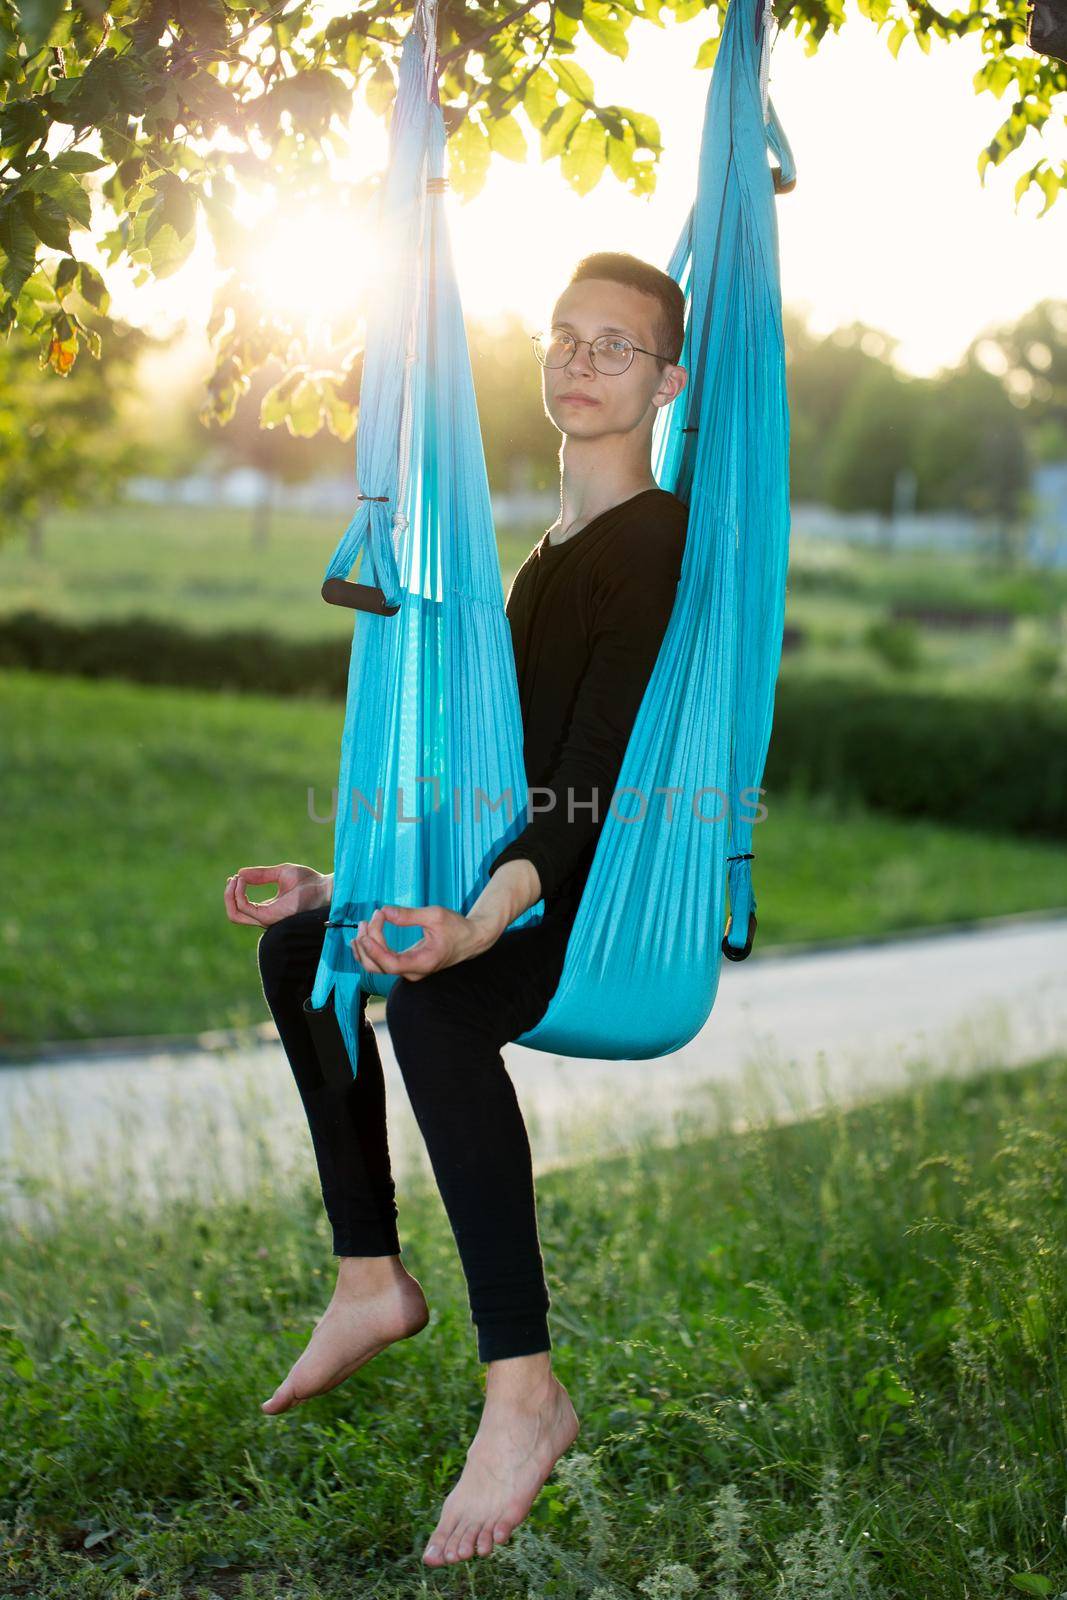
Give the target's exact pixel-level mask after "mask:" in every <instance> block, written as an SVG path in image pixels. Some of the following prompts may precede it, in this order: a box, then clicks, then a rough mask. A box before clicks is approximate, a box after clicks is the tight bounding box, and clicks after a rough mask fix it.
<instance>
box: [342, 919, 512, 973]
mask: <svg viewBox="0 0 1067 1600" xmlns="http://www.w3.org/2000/svg"><path fill="white" fill-rule="evenodd" d="M385 922H393V923H397V924H399V925H400V926H401V927H410V926H411V925H412V924H414V925H416V926H417V927H420V928H421V929H422V930H423V933H422V938H421V939H420V940H419V942H418V943H417V944H413V945H412V946H411V948H410V949H409V950H404V951H402V952H400V953H399V954H398V953H397V952H396V951H395V950H390V948H389V946H388V945H387V944H386V942H385V937H384V935H383V933H382V925H383V923H385ZM499 934H500V929H499V928H498V927H497V926H496V924H495V923H494V922H492V921H490V920H487V919H485V918H483V917H478V916H475V915H474V913H473V912H471V914H470V915H468V916H463V915H462V914H461V913H460V912H458V911H450V910H449V909H448V907H447V906H415V907H414V908H409V907H407V906H379V907H378V909H377V911H376V912H375V913H374V915H373V917H371V919H370V921H369V922H361V923H360V925H359V932H358V933H357V934H356V937H355V938H354V939H352V940H351V941H350V943H351V947H352V951H353V954H354V955H355V957H356V960H357V961H358V962H360V964H361V965H362V966H363V967H364V968H365V969H366V971H367V972H395V973H398V974H399V976H400V977H402V978H409V979H410V980H411V982H412V983H417V982H418V980H419V979H420V978H425V977H426V975H427V974H428V973H430V972H437V971H438V969H439V968H441V967H451V966H454V965H455V963H456V962H457V961H466V960H468V959H469V958H470V957H471V956H476V955H480V954H481V953H482V951H483V950H487V949H488V948H489V946H490V945H491V944H493V943H495V941H496V939H497V938H498V937H499Z"/></svg>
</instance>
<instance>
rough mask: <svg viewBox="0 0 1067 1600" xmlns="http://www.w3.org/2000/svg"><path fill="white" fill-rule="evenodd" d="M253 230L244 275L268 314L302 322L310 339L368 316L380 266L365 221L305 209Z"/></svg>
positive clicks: (283, 214)
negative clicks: (368, 306)
mask: <svg viewBox="0 0 1067 1600" xmlns="http://www.w3.org/2000/svg"><path fill="white" fill-rule="evenodd" d="M251 231H252V233H253V236H254V242H253V243H252V244H251V245H250V247H249V249H248V251H247V254H246V256H245V259H244V261H243V263H242V274H243V276H244V278H245V280H246V282H247V283H248V284H249V286H250V287H251V289H252V290H253V292H254V293H255V294H256V296H257V298H258V299H259V300H260V301H261V303H262V305H263V308H264V310H265V311H268V312H269V313H270V314H271V315H273V316H281V317H288V318H291V319H292V320H293V321H294V322H299V323H301V324H302V325H303V326H304V327H306V329H307V330H308V333H309V334H310V335H311V336H314V335H315V334H316V333H320V332H322V331H324V330H325V329H328V328H329V327H330V326H331V325H335V324H337V323H341V322H351V321H353V320H357V319H359V318H360V317H361V316H363V315H364V314H365V312H366V309H367V295H368V290H369V288H370V286H371V282H372V278H373V271H374V264H375V252H374V239H373V233H372V231H371V230H370V229H369V227H368V226H367V224H366V221H365V219H363V220H362V221H361V219H360V218H359V217H358V216H356V215H355V214H352V213H344V212H339V211H337V210H330V209H327V208H326V207H325V206H317V207H303V208H301V209H299V210H287V211H284V212H278V213H275V214H274V215H273V216H270V217H267V218H264V219H262V220H261V222H260V223H259V224H258V225H256V226H254V228H253V229H252V230H251Z"/></svg>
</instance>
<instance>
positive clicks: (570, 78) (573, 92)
mask: <svg viewBox="0 0 1067 1600" xmlns="http://www.w3.org/2000/svg"><path fill="white" fill-rule="evenodd" d="M552 70H553V72H554V73H555V74H556V82H557V83H558V84H559V86H560V88H561V89H562V90H563V93H564V94H569V95H570V96H571V97H572V98H573V99H576V100H584V101H586V102H587V103H589V104H592V102H593V101H594V100H595V99H596V91H595V90H594V88H593V80H592V78H591V77H590V76H589V74H588V72H586V70H585V68H584V67H580V66H579V65H578V63H577V61H554V62H553V63H552Z"/></svg>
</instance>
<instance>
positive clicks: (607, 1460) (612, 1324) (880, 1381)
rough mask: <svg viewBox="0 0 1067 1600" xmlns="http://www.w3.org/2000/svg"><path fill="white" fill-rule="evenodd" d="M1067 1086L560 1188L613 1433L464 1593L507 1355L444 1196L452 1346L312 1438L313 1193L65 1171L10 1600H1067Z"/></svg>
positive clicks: (594, 1408) (591, 1166)
mask: <svg viewBox="0 0 1067 1600" xmlns="http://www.w3.org/2000/svg"><path fill="white" fill-rule="evenodd" d="M650 1070H654V1069H650ZM1065 1091H1067V1059H1065V1058H1058V1059H1051V1060H1046V1061H1043V1062H1038V1063H1035V1064H1033V1065H1031V1066H1028V1067H1025V1068H1021V1069H1018V1070H1016V1071H1013V1072H1007V1071H1002V1070H997V1071H990V1072H985V1073H983V1074H982V1075H980V1076H975V1077H967V1076H960V1075H957V1076H950V1077H948V1078H945V1079H936V1078H930V1077H929V1076H927V1075H925V1074H920V1075H919V1076H918V1077H917V1078H916V1079H915V1080H914V1081H912V1083H911V1084H910V1085H909V1087H908V1088H907V1090H905V1091H903V1092H901V1093H899V1094H897V1095H896V1096H893V1097H890V1098H885V1099H882V1100H879V1101H876V1102H873V1103H870V1104H866V1105H861V1106H857V1107H854V1108H853V1109H851V1110H844V1109H840V1108H839V1109H831V1110H826V1111H824V1112H822V1113H821V1114H819V1115H816V1116H812V1117H809V1118H807V1119H805V1120H798V1121H794V1122H791V1123H789V1124H788V1125H783V1126H739V1127H736V1128H734V1129H730V1128H723V1129H720V1130H719V1131H718V1132H716V1133H715V1134H714V1135H712V1136H708V1135H706V1134H702V1135H700V1136H698V1137H694V1138H690V1139H688V1140H687V1141H686V1142H684V1143H681V1144H678V1145H675V1146H673V1147H668V1148H655V1147H652V1146H650V1145H649V1144H647V1143H645V1142H639V1144H638V1146H637V1147H636V1148H635V1149H634V1150H633V1151H632V1152H631V1153H629V1154H627V1155H624V1156H620V1157H618V1158H614V1159H600V1160H598V1161H587V1162H584V1163H582V1164H580V1165H575V1166H573V1167H570V1168H562V1169H558V1170H554V1171H552V1172H549V1173H546V1174H544V1175H543V1176H542V1177H541V1178H540V1179H539V1182H538V1192H539V1216H540V1229H541V1238H542V1245H543V1248H544V1252H545V1258H546V1266H547V1270H548V1274H549V1286H550V1290H551V1293H552V1310H551V1313H550V1317H551V1324H552V1332H553V1340H554V1364H555V1367H556V1370H557V1372H558V1373H559V1375H560V1376H561V1378H562V1379H563V1381H564V1382H565V1383H566V1384H567V1386H568V1388H569V1390H570V1392H571V1394H572V1397H573V1399H574V1402H575V1405H576V1408H577V1411H578V1414H579V1417H580V1418H581V1422H582V1432H581V1435H580V1437H579V1441H578V1444H577V1445H576V1447H575V1448H574V1449H573V1450H572V1451H571V1452H570V1454H569V1455H567V1456H565V1457H564V1458H563V1459H562V1460H561V1462H560V1463H559V1465H558V1467H557V1469H556V1471H555V1472H554V1473H553V1475H552V1477H551V1478H550V1479H549V1482H548V1484H547V1485H546V1486H545V1488H544V1490H543V1491H542V1493H541V1495H540V1496H539V1498H538V1500H537V1501H536V1502H535V1505H534V1507H533V1510H532V1511H531V1513H530V1515H529V1517H528V1518H527V1520H526V1522H525V1523H523V1524H522V1525H521V1527H520V1528H519V1529H518V1530H517V1531H516V1533H515V1535H514V1536H513V1538H512V1540H511V1542H510V1544H509V1545H507V1546H502V1547H500V1548H498V1549H497V1550H496V1551H494V1552H493V1554H492V1555H491V1556H490V1557H489V1558H487V1559H485V1560H479V1559H478V1558H474V1559H473V1560H472V1561H471V1562H468V1563H463V1564H461V1566H458V1567H454V1568H449V1569H444V1570H442V1571H440V1572H439V1573H438V1572H434V1573H431V1572H429V1571H428V1569H426V1568H425V1567H424V1566H423V1565H422V1563H421V1560H420V1554H421V1550H422V1548H423V1545H424V1543H425V1538H426V1536H427V1534H428V1533H429V1531H430V1528H431V1527H432V1526H433V1522H434V1521H435V1519H436V1515H437V1511H438V1509H439V1506H440V1502H441V1500H442V1498H443V1496H444V1495H445V1494H446V1493H447V1492H448V1490H449V1488H450V1487H451V1486H452V1484H453V1482H454V1481H455V1479H456V1477H457V1476H458V1474H459V1472H460V1470H461V1468H462V1465H463V1456H464V1452H465V1450H466V1446H467V1444H468V1443H469V1440H470V1438H471V1436H472V1434H473V1431H474V1428H475V1426H476V1424H477V1419H478V1415H479V1411H480V1402H481V1398H482V1395H481V1389H482V1375H483V1374H484V1368H482V1367H479V1365H478V1364H477V1361H476V1357H475V1351H474V1339H473V1332H472V1329H471V1326H470V1320H469V1313H468V1308H467V1303H466V1298H465V1293H464V1289H463V1283H462V1278H461V1275H460V1271H459V1266H458V1262H457V1259H456V1255H455V1249H454V1245H453V1243H452V1238H451V1234H450V1232H449V1229H448V1226H447V1221H446V1218H445V1217H444V1214H443V1212H442V1209H441V1206H440V1202H439V1201H438V1199H437V1197H436V1194H435V1192H434V1191H433V1189H432V1188H431V1187H430V1186H429V1185H428V1184H427V1182H426V1180H425V1178H424V1177H423V1178H419V1177H417V1176H415V1175H412V1176H410V1177H408V1178H405V1180H404V1181H403V1182H402V1184H401V1186H400V1187H401V1193H400V1206H401V1239H402V1243H403V1248H404V1257H405V1261H406V1263H407V1265H408V1267H409V1269H410V1270H411V1271H413V1272H414V1273H415V1274H416V1276H418V1277H419V1279H420V1281H421V1282H422V1283H423V1285H424V1287H425V1289H426V1291H427V1295H428V1298H429V1300H430V1302H431V1307H432V1320H431V1323H430V1326H429V1327H428V1328H427V1329H426V1330H425V1332H424V1333H423V1334H422V1335H421V1336H420V1337H418V1338H416V1339H413V1340H409V1341H406V1342H404V1343H403V1344H402V1345H400V1346H397V1347H395V1348H393V1349H390V1350H388V1351H386V1352H385V1353H384V1354H382V1355H381V1356H379V1357H378V1358H376V1359H375V1360H373V1361H372V1362H370V1363H369V1364H368V1365H367V1366H366V1367H365V1368H363V1369H362V1370H361V1371H360V1372H359V1373H357V1374H356V1375H355V1376H354V1377H353V1378H352V1379H350V1380H349V1381H348V1382H347V1383H345V1384H344V1385H342V1386H341V1387H340V1388H339V1389H337V1390H335V1391H333V1392H332V1393H331V1394H329V1395H326V1396H323V1397H321V1398H320V1399H317V1400H315V1401H313V1402H310V1403H309V1404H307V1405H304V1406H301V1407H298V1408H297V1409H296V1410H295V1411H294V1412H292V1413H288V1414H286V1415H284V1416H282V1417H279V1418H269V1417H265V1416H264V1415H263V1414H262V1413H261V1412H260V1410H259V1405H258V1402H259V1400H261V1399H262V1398H263V1397H264V1396H265V1395H266V1394H268V1393H269V1392H270V1391H271V1389H272V1388H273V1386H274V1384H275V1383H276V1382H277V1381H278V1379H279V1378H280V1377H281V1376H282V1375H283V1374H284V1372H285V1371H286V1370H287V1368H288V1364H289V1363H290V1362H291V1361H292V1359H293V1358H294V1357H295V1355H296V1354H297V1353H298V1352H299V1350H300V1349H302V1348H303V1345H304V1343H305V1341H306V1338H307V1335H308V1333H309V1331H310V1327H311V1323H312V1321H313V1319H314V1317H315V1316H317V1315H318V1314H319V1312H320V1311H321V1310H322V1308H323V1305H324V1304H325V1300H326V1298H327V1296H328V1292H329V1289H330V1287H331V1282H332V1269H331V1258H330V1256H329V1253H328V1248H329V1247H328V1243H327V1235H326V1227H325V1222H324V1219H323V1217H322V1215H321V1203H320V1200H319V1195H318V1191H317V1186H316V1184H315V1182H314V1180H313V1177H312V1175H311V1174H308V1175H307V1177H306V1179H305V1180H303V1181H299V1180H293V1179H290V1178H286V1177H280V1176H278V1175H277V1174H276V1173H275V1172H274V1171H273V1169H272V1165H271V1160H270V1157H269V1154H266V1153H263V1152H257V1151H256V1149H254V1148H253V1149H251V1150H250V1151H248V1152H247V1153H246V1157H245V1159H246V1164H247V1172H248V1187H247V1189H246V1191H245V1193H244V1194H243V1195H241V1196H234V1195H226V1196H223V1195H220V1197H219V1198H218V1199H216V1200H214V1201H211V1200H205V1199H204V1198H202V1197H201V1198H199V1199H182V1198H180V1197H177V1196H176V1197H174V1198H173V1199H172V1200H171V1201H170V1202H169V1204H168V1205H167V1206H166V1207H165V1208H164V1209H163V1210H162V1211H160V1210H158V1209H148V1208H145V1207H144V1206H142V1205H141V1204H140V1203H139V1202H138V1201H137V1200H136V1198H135V1196H133V1195H131V1194H129V1193H126V1192H125V1191H124V1188H123V1185H122V1182H121V1180H120V1179H119V1178H118V1177H116V1178H115V1179H114V1181H112V1183H111V1184H110V1186H108V1185H107V1184H104V1185H99V1184H98V1185H97V1186H95V1187H94V1188H93V1189H91V1190H89V1191H83V1192H81V1193H79V1192H78V1191H77V1190H75V1189H72V1188H68V1187H65V1188H64V1189H63V1190H62V1191H61V1204H57V1205H56V1207H55V1209H54V1212H53V1215H52V1218H51V1221H50V1222H49V1223H48V1225H47V1226H46V1225H44V1224H41V1225H37V1226H32V1227H31V1226H29V1225H19V1226H17V1227H13V1228H11V1229H9V1230H8V1232H7V1234H6V1237H5V1238H4V1240H3V1243H2V1245H0V1272H2V1285H3V1287H2V1290H0V1295H2V1298H0V1320H2V1321H3V1323H4V1324H5V1327H4V1330H3V1335H2V1337H3V1369H4V1370H3V1386H2V1389H0V1510H2V1514H3V1517H4V1519H5V1520H4V1522H3V1524H2V1538H3V1544H2V1545H0V1574H2V1578H0V1593H3V1594H4V1595H5V1597H6V1596H8V1595H11V1596H18V1597H25V1596H30V1595H33V1596H37V1595H41V1596H49V1597H51V1596H53V1595H57V1596H58V1595H62V1596H64V1597H66V1596H70V1597H73V1600H81V1597H83V1596H84V1597H88V1596H92V1597H97V1596H105V1595H106V1596H115V1597H121V1600H134V1597H137V1600H148V1597H152V1600H177V1597H179V1596H181V1597H182V1600H193V1597H197V1600H207V1597H210V1596H226V1597H230V1596H240V1597H242V1600H252V1597H255V1600H272V1597H275V1596H278V1597H280V1596H299V1597H301V1600H335V1597H336V1600H339V1597H341V1596H344V1597H346V1600H349V1597H351V1596H352V1595H359V1596H360V1597H363V1596H366V1597H368V1600H377V1597H386V1596H388V1597H390V1600H406V1597H408V1596H412V1597H414V1596H420V1595H428V1594H431V1593H435V1592H439V1591H440V1592H444V1593H449V1594H451V1593H464V1594H468V1593H469V1594H478V1595H482V1596H485V1597H487V1600H498V1597H499V1600H548V1597H549V1596H551V1597H553V1600H675V1597H688V1596H700V1597H701V1600H754V1597H763V1596H768V1597H769V1596H776V1597H789V1600H801V1597H803V1600H845V1597H846V1596H847V1597H849V1600H854V1597H858V1600H866V1597H868V1596H869V1597H878V1600H897V1597H906V1600H913V1597H914V1600H927V1597H930V1600H934V1597H936V1600H993V1597H1001V1596H1004V1595H1006V1594H1010V1593H1028V1594H1042V1595H1062V1594H1064V1593H1065V1592H1067V1552H1065V1547H1064V1532H1063V1513H1064V1502H1065V1495H1067V1469H1065V1459H1067V1458H1065V1446H1067V1428H1065V1419H1064V1400H1065V1393H1067V1390H1065V1383H1064V1378H1065V1370H1064V1368H1065V1356H1067V1274H1065V1272H1064V1266H1065V1245H1067V1208H1065V1205H1064V1186H1065V1175H1067V1159H1065V1158H1067V1092H1065ZM250 1138H252V1139H253V1141H254V1132H253V1133H251V1134H250ZM120 1170H121V1168H120Z"/></svg>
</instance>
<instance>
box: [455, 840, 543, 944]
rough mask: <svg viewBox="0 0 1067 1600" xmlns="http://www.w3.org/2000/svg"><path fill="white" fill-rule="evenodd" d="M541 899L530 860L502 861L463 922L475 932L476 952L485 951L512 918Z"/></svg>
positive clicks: (535, 871) (537, 879)
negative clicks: (465, 921) (473, 928)
mask: <svg viewBox="0 0 1067 1600" xmlns="http://www.w3.org/2000/svg"><path fill="white" fill-rule="evenodd" d="M540 898H541V879H540V878H539V877H538V874H537V868H536V867H535V866H534V864H533V862H532V861H508V862H505V863H504V864H503V865H502V866H501V868H500V871H499V872H495V873H494V874H493V876H492V877H491V878H490V880H489V882H488V883H487V884H486V886H485V888H484V889H483V890H482V892H481V894H480V895H479V896H478V898H477V900H476V901H475V902H474V904H473V905H472V906H471V908H470V910H469V911H468V912H467V920H468V922H471V923H473V924H474V926H475V927H476V928H477V929H478V930H479V941H480V940H481V939H482V938H484V944H482V943H479V947H480V949H483V950H488V949H489V947H490V945H494V944H496V941H497V940H498V939H499V938H500V935H501V934H502V933H504V932H506V930H507V929H508V928H510V926H511V924H512V923H513V922H514V921H515V918H516V917H519V916H521V915H522V913H523V912H524V911H528V910H529V908H530V907H531V906H535V905H536V904H537V902H538V900H540Z"/></svg>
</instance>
